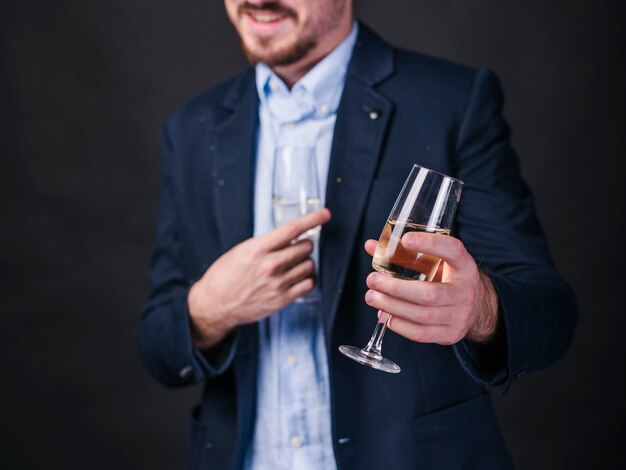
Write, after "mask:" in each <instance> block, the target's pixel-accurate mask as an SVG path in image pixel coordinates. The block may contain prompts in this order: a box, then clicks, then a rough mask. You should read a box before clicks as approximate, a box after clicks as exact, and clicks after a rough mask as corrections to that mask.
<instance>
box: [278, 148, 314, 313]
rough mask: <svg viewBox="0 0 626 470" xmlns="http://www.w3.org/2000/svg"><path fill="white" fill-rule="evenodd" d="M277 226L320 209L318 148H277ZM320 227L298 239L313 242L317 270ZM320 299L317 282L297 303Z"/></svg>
mask: <svg viewBox="0 0 626 470" xmlns="http://www.w3.org/2000/svg"><path fill="white" fill-rule="evenodd" d="M272 207H273V219H274V227H278V226H279V225H282V224H284V223H285V222H288V221H290V220H293V219H296V218H298V217H301V216H303V215H306V214H308V213H310V212H314V211H316V210H317V209H321V207H322V200H321V197H320V190H319V180H318V178H317V160H316V158H315V147H278V148H276V150H275V152H274V179H273V186H272ZM319 235H320V227H319V226H318V227H315V228H312V229H311V230H308V231H307V232H306V233H304V234H303V235H302V236H300V237H299V239H302V238H308V239H309V240H311V242H312V243H313V253H312V255H311V257H312V258H313V260H314V261H315V265H316V267H317V265H318V263H317V261H318V258H319V254H318V253H319ZM320 299H321V293H320V289H319V286H318V285H317V283H316V284H315V287H314V288H313V290H312V291H311V292H309V293H307V294H305V295H303V296H302V297H299V298H297V299H296V300H295V302H315V301H318V300H320Z"/></svg>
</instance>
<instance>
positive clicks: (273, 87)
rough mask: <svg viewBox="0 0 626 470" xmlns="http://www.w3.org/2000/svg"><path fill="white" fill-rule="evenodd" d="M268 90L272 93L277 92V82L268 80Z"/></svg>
mask: <svg viewBox="0 0 626 470" xmlns="http://www.w3.org/2000/svg"><path fill="white" fill-rule="evenodd" d="M270 90H272V91H276V90H278V82H277V81H276V80H274V79H271V80H270Z"/></svg>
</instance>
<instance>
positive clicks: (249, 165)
mask: <svg viewBox="0 0 626 470" xmlns="http://www.w3.org/2000/svg"><path fill="white" fill-rule="evenodd" d="M257 102H258V101H257V94H256V88H255V86H254V70H253V69H250V70H249V71H248V72H246V73H245V74H244V75H242V77H241V79H240V80H239V81H238V82H236V83H235V84H234V85H233V86H232V87H231V88H230V90H229V92H228V93H227V94H226V96H225V99H224V107H225V108H226V109H227V110H228V111H230V113H228V114H227V115H226V117H225V118H224V119H223V120H222V121H221V122H220V123H218V124H217V125H216V127H215V129H214V132H215V134H214V135H215V139H214V141H213V142H212V143H211V144H210V146H209V150H210V151H211V152H212V153H213V154H214V155H213V156H214V159H213V171H212V172H211V176H212V177H213V190H214V194H215V200H216V206H217V207H216V210H217V217H218V220H217V222H218V227H219V232H220V241H221V245H222V251H227V250H228V249H230V248H232V247H233V246H234V245H236V244H237V243H240V242H242V241H244V240H246V239H247V238H250V237H251V236H252V232H253V224H254V219H253V215H252V208H253V201H252V198H253V194H254V161H255V140H256V139H255V135H256V121H257V114H258V113H257V106H258V104H257Z"/></svg>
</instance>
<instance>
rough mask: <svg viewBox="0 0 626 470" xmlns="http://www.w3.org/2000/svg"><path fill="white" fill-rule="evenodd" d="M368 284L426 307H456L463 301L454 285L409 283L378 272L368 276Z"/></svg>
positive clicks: (383, 292)
mask: <svg viewBox="0 0 626 470" xmlns="http://www.w3.org/2000/svg"><path fill="white" fill-rule="evenodd" d="M366 283H367V287H369V288H370V289H373V290H375V291H378V292H380V293H382V294H387V295H389V296H390V297H394V298H397V299H400V300H404V301H407V302H410V303H413V304H417V305H422V306H425V307H437V306H446V305H455V304H457V303H459V302H461V301H462V300H463V299H462V298H461V290H460V289H459V288H458V287H457V286H456V285H454V284H442V283H439V282H423V281H407V280H404V279H396V278H394V277H391V276H386V275H384V274H380V273H376V272H374V273H371V274H370V275H369V276H367V279H366Z"/></svg>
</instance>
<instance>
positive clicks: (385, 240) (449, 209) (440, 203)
mask: <svg viewBox="0 0 626 470" xmlns="http://www.w3.org/2000/svg"><path fill="white" fill-rule="evenodd" d="M462 187H463V182H462V181H460V180H457V179H455V178H452V177H450V176H446V175H444V174H442V173H438V172H436V171H433V170H429V169H428V168H423V167H421V166H419V165H413V168H412V169H411V172H410V173H409V176H408V178H407V180H406V182H405V183H404V186H403V187H402V191H400V194H399V195H398V198H397V199H396V203H395V204H394V206H393V209H392V210H391V213H390V214H389V217H388V219H387V222H386V223H385V226H384V228H383V231H382V233H381V234H380V238H379V240H378V245H377V247H376V251H375V253H374V257H373V259H372V267H373V268H374V269H375V270H376V271H378V272H381V273H384V274H387V275H389V276H392V277H395V278H398V279H406V280H416V281H427V282H430V281H432V280H433V278H434V277H435V275H436V274H437V270H438V269H439V264H440V263H441V258H439V257H437V256H432V255H429V254H427V253H421V252H417V251H411V250H407V249H406V248H404V247H403V246H402V243H401V240H402V237H403V236H404V234H405V233H407V232H429V233H438V234H441V235H449V234H450V229H451V227H452V221H453V219H454V213H455V211H456V207H457V204H458V202H459V199H460V197H461V189H462ZM390 317H391V316H390V315H389V314H387V313H384V312H383V313H382V315H380V319H379V321H378V323H377V324H376V327H375V328H374V333H373V334H372V337H371V338H370V340H369V342H368V343H367V345H366V346H365V347H364V348H362V349H360V348H357V347H354V346H345V345H344V346H339V351H341V352H342V353H343V354H344V355H346V356H348V357H349V358H350V359H353V360H355V361H356V362H358V363H360V364H364V365H366V366H369V367H372V368H374V369H378V370H382V371H385V372H390V373H396V374H397V373H398V372H400V367H399V366H398V365H397V364H395V363H394V362H393V361H390V360H389V359H387V358H385V357H383V356H382V343H383V337H384V335H385V331H386V329H387V323H388V322H389V318H390Z"/></svg>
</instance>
